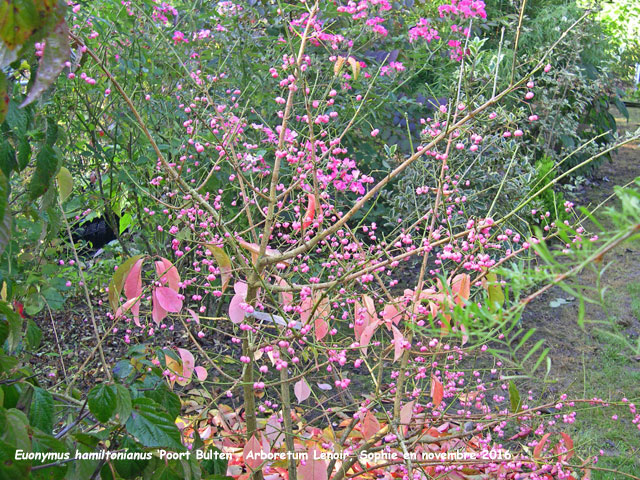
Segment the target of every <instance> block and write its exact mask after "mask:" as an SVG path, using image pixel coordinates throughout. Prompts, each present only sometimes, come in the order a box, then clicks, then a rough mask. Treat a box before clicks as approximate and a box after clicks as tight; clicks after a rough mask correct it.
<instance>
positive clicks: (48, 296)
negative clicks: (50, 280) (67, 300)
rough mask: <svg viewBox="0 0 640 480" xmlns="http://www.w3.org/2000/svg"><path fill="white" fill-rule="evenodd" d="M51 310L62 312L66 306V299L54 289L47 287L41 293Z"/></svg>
mask: <svg viewBox="0 0 640 480" xmlns="http://www.w3.org/2000/svg"><path fill="white" fill-rule="evenodd" d="M40 293H41V294H42V296H43V297H44V299H45V300H46V301H47V304H48V305H49V308H51V310H60V309H61V308H62V307H63V306H64V297H63V296H62V294H61V293H60V292H59V291H58V290H56V289H55V288H53V287H47V288H45V289H44V290H42V292H40Z"/></svg>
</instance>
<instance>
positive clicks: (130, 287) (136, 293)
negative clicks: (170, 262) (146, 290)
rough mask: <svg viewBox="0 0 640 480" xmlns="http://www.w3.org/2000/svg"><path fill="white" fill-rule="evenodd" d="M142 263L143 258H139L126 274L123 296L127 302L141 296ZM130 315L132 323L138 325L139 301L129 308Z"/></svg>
mask: <svg viewBox="0 0 640 480" xmlns="http://www.w3.org/2000/svg"><path fill="white" fill-rule="evenodd" d="M143 262H144V258H141V259H140V260H138V261H137V262H136V263H134V264H133V267H131V270H129V273H128V274H127V277H126V279H125V281H124V294H125V296H126V297H127V300H131V299H133V298H137V297H140V296H141V295H142V263H143ZM131 313H132V314H133V318H134V321H135V322H136V325H139V323H140V320H139V317H140V300H138V301H137V302H135V305H133V306H132V307H131Z"/></svg>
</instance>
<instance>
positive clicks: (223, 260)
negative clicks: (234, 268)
mask: <svg viewBox="0 0 640 480" xmlns="http://www.w3.org/2000/svg"><path fill="white" fill-rule="evenodd" d="M207 250H209V251H210V252H211V255H213V258H215V259H216V263H217V264H218V268H219V269H220V278H221V280H222V287H221V290H222V291H223V292H224V291H225V290H226V289H227V287H228V286H229V281H230V280H231V277H232V274H231V259H230V258H229V255H227V253H226V252H225V251H224V249H223V248H221V247H216V246H215V245H207Z"/></svg>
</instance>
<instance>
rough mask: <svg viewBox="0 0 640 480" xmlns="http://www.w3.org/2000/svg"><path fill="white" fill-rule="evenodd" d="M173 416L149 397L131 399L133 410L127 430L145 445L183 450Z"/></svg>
mask: <svg viewBox="0 0 640 480" xmlns="http://www.w3.org/2000/svg"><path fill="white" fill-rule="evenodd" d="M174 418H175V417H172V416H170V415H169V414H168V413H165V412H164V411H163V408H162V407H161V406H160V405H158V404H157V403H156V402H154V401H153V400H151V399H150V398H145V397H142V398H137V399H135V400H134V401H133V412H132V413H131V417H129V420H128V421H127V424H126V428H127V432H129V433H130V434H131V435H133V436H134V437H136V438H137V439H138V440H139V441H140V443H142V445H144V446H145V447H159V448H162V447H164V448H173V449H176V450H180V451H182V450H184V446H183V445H182V443H181V442H180V431H179V430H178V427H177V426H176V424H175V423H174Z"/></svg>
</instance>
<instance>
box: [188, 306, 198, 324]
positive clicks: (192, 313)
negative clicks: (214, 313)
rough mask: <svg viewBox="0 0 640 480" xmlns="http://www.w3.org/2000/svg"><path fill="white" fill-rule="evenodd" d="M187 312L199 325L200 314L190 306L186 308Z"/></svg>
mask: <svg viewBox="0 0 640 480" xmlns="http://www.w3.org/2000/svg"><path fill="white" fill-rule="evenodd" d="M187 312H189V315H191V318H193V321H194V322H196V323H197V324H198V325H200V316H199V315H198V314H197V313H196V312H194V311H193V310H191V309H190V308H187Z"/></svg>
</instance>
